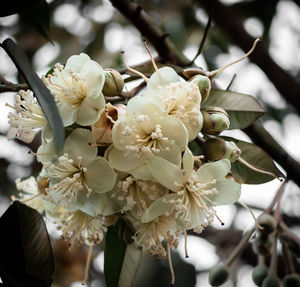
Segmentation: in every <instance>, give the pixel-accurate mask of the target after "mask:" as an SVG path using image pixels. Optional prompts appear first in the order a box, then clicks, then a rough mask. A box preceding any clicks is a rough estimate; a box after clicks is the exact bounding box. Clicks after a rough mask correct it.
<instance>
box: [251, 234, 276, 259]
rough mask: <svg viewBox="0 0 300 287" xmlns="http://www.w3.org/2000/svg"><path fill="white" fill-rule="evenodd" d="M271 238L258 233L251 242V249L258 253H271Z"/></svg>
mask: <svg viewBox="0 0 300 287" xmlns="http://www.w3.org/2000/svg"><path fill="white" fill-rule="evenodd" d="M272 246H273V239H272V238H271V237H270V236H265V235H262V234H259V235H258V236H257V237H256V238H255V240H254V241H253V243H252V247H253V251H254V252H255V253H256V254H260V255H270V254H271V253H272Z"/></svg>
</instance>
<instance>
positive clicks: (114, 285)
mask: <svg viewBox="0 0 300 287" xmlns="http://www.w3.org/2000/svg"><path fill="white" fill-rule="evenodd" d="M123 224H124V222H122V221H121V220H119V221H118V222H117V224H116V225H115V226H110V227H109V228H108V231H107V234H106V239H105V251H104V275H105V281H106V286H107V287H130V286H131V285H132V282H133V280H134V278H135V276H136V273H137V270H138V268H139V265H140V261H141V258H142V250H141V249H139V248H136V247H134V246H133V245H129V244H128V245H126V244H125V243H124V241H123V240H122V239H121V238H120V236H121V237H122V234H120V230H123V228H122V225H123Z"/></svg>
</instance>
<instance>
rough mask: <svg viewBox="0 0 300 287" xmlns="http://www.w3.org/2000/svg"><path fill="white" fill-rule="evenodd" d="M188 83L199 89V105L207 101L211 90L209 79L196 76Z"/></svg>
mask: <svg viewBox="0 0 300 287" xmlns="http://www.w3.org/2000/svg"><path fill="white" fill-rule="evenodd" d="M189 82H191V83H193V84H195V85H196V86H197V87H198V88H199V91H200V94H201V97H202V100H201V103H204V102H205V101H206V100H207V99H208V96H209V93H210V90H211V82H210V79H209V78H208V77H206V76H203V75H196V76H194V77H193V78H191V79H190V80H189Z"/></svg>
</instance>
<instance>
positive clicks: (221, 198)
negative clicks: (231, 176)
mask: <svg viewBox="0 0 300 287" xmlns="http://www.w3.org/2000/svg"><path fill="white" fill-rule="evenodd" d="M216 188H217V190H218V191H219V193H218V194H216V195H214V196H209V198H210V199H211V200H212V201H215V202H216V204H217V205H225V204H232V203H234V202H236V201H238V200H239V198H240V195H241V185H240V184H238V183H236V182H235V181H231V180H227V179H223V180H218V181H217V183H216Z"/></svg>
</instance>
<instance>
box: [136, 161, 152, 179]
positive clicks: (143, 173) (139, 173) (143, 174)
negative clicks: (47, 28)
mask: <svg viewBox="0 0 300 287" xmlns="http://www.w3.org/2000/svg"><path fill="white" fill-rule="evenodd" d="M130 174H132V175H133V177H134V178H136V179H140V180H147V181H148V180H152V179H153V178H152V175H151V173H150V172H149V170H148V168H147V166H146V165H145V164H144V165H141V166H139V167H138V168H136V169H134V170H131V171H130Z"/></svg>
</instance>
